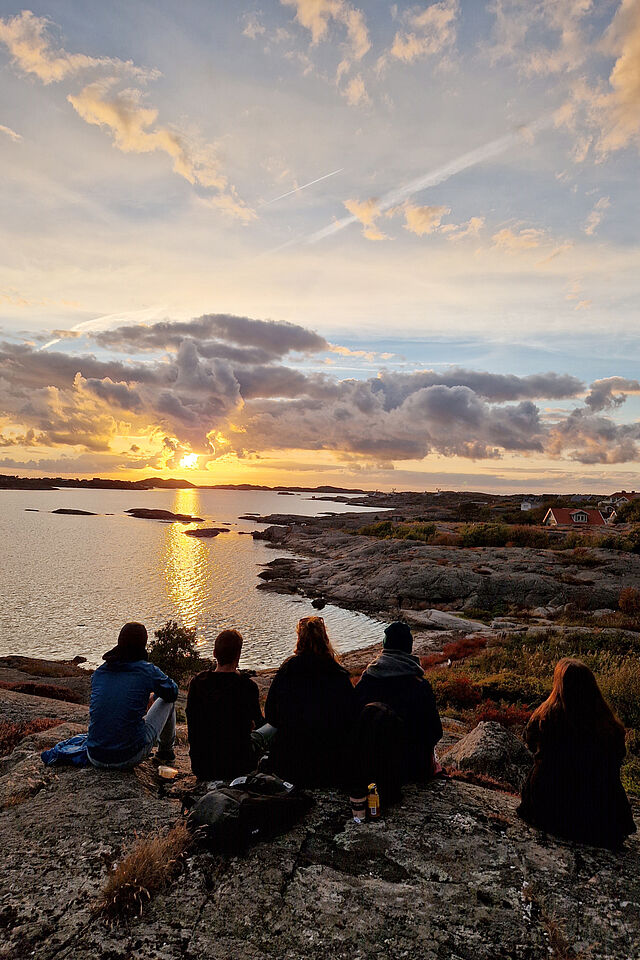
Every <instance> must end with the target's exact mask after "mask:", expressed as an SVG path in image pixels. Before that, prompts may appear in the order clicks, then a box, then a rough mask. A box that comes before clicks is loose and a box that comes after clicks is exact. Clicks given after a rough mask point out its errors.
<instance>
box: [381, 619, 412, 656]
mask: <svg viewBox="0 0 640 960" xmlns="http://www.w3.org/2000/svg"><path fill="white" fill-rule="evenodd" d="M382 646H383V647H384V649H385V650H402V652H403V653H411V651H412V650H413V636H412V634H411V630H410V629H409V626H408V624H406V623H403V622H402V620H394V621H393V623H390V624H389V626H388V627H387V628H386V630H385V631H384V640H383V642H382Z"/></svg>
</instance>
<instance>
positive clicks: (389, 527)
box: [356, 520, 436, 543]
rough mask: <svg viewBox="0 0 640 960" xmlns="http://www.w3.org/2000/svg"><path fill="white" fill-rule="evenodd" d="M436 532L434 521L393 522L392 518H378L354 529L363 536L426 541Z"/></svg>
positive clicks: (380, 538)
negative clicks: (374, 521)
mask: <svg viewBox="0 0 640 960" xmlns="http://www.w3.org/2000/svg"><path fill="white" fill-rule="evenodd" d="M435 532H436V525H435V523H423V522H421V521H416V522H415V523H394V522H393V520H380V521H379V523H370V524H367V525H366V526H364V527H360V528H359V529H358V530H356V533H358V534H360V535H361V536H363V537H377V538H378V539H379V540H391V539H393V540H419V541H422V543H428V542H429V541H430V540H431V538H432V537H433V535H434V534H435Z"/></svg>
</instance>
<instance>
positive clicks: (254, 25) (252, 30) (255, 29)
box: [242, 11, 267, 40]
mask: <svg viewBox="0 0 640 960" xmlns="http://www.w3.org/2000/svg"><path fill="white" fill-rule="evenodd" d="M242 21H243V23H244V28H243V30H242V35H243V36H244V37H249V39H250V40H255V39H256V37H260V36H263V35H264V34H265V33H266V32H267V28H266V27H265V25H264V24H263V23H262V21H261V20H260V16H259V14H258V13H257V12H255V11H254V12H253V13H245V14H244V15H243V17H242Z"/></svg>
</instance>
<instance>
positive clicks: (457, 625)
mask: <svg viewBox="0 0 640 960" xmlns="http://www.w3.org/2000/svg"><path fill="white" fill-rule="evenodd" d="M402 616H403V617H405V618H406V619H407V621H408V622H409V623H418V624H421V625H422V626H424V627H427V628H430V629H432V630H433V629H436V630H437V629H439V630H455V631H457V632H458V633H482V632H483V631H484V632H487V631H489V627H488V626H487V625H486V623H482V622H481V621H480V620H466V619H465V618H464V617H457V616H456V615H455V614H454V613H448V612H447V611H446V610H403V611H402Z"/></svg>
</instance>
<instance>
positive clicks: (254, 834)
mask: <svg viewBox="0 0 640 960" xmlns="http://www.w3.org/2000/svg"><path fill="white" fill-rule="evenodd" d="M190 802H193V798H189V797H185V800H184V804H183V809H184V808H188V807H189V805H190ZM312 802H313V801H312V800H311V798H310V797H309V796H307V794H305V793H303V792H302V791H300V790H298V789H297V788H296V787H294V786H293V784H291V783H286V782H285V781H283V780H280V779H279V778H278V777H274V776H271V775H270V774H266V773H251V774H249V775H248V776H246V777H238V778H237V780H234V781H232V783H231V784H229V785H228V786H226V785H222V786H216V787H215V789H213V790H209V791H208V792H207V793H205V795H204V796H203V797H201V798H200V799H199V800H197V801H195V802H193V806H192V808H191V812H190V813H189V817H188V819H187V825H188V827H189V829H190V830H192V831H193V832H194V833H197V834H198V836H199V837H200V839H201V840H202V841H203V842H204V843H205V844H206V846H207V847H208V848H209V849H210V850H212V851H214V852H216V853H222V854H226V855H227V856H235V855H236V854H239V853H242V852H243V851H244V850H246V849H247V847H249V846H250V845H251V844H253V843H258V842H260V841H261V840H267V839H269V838H270V837H274V836H276V835H277V834H279V833H283V832H284V831H286V830H289V829H290V828H291V827H292V826H293V825H294V823H296V822H297V821H298V820H299V819H300V817H301V816H302V815H303V814H304V813H306V811H307V810H308V809H309V807H310V806H311V804H312Z"/></svg>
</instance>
